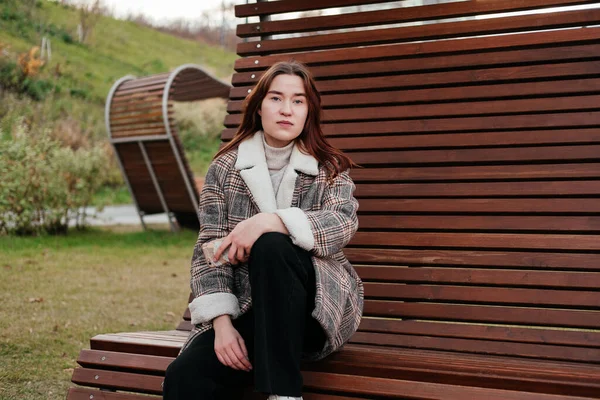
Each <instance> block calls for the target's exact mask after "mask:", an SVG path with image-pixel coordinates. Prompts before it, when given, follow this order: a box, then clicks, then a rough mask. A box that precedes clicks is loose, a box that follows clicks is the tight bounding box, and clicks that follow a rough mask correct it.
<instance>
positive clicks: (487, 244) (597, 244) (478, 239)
mask: <svg viewBox="0 0 600 400" xmlns="http://www.w3.org/2000/svg"><path fill="white" fill-rule="evenodd" d="M350 244H351V245H355V246H382V247H383V246H398V247H438V248H440V247H466V248H488V249H495V248H511V249H514V250H518V249H554V250H579V251H600V235H569V234H533V233H532V234H518V233H446V232H435V233H429V232H425V233H421V232H418V233H415V232H360V231H359V232H357V233H356V235H354V238H353V239H352V240H351V241H350Z"/></svg>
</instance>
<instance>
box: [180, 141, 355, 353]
mask: <svg viewBox="0 0 600 400" xmlns="http://www.w3.org/2000/svg"><path fill="white" fill-rule="evenodd" d="M354 189H355V186H354V183H353V182H352V179H351V178H350V176H349V174H348V171H345V172H343V173H341V174H339V175H338V176H337V177H336V179H335V180H334V181H333V182H332V183H328V182H327V175H326V171H325V169H324V168H323V167H322V166H321V165H318V162H317V160H316V159H315V158H313V157H312V156H310V155H307V154H304V153H302V152H301V151H300V150H299V148H298V147H297V146H295V147H294V148H293V150H292V154H291V156H290V163H289V165H288V167H287V169H286V172H285V173H284V176H283V178H282V182H281V186H280V189H279V192H278V193H277V198H276V197H275V195H274V192H273V187H272V184H271V179H270V176H269V171H268V168H267V164H266V158H265V153H264V146H263V133H262V132H260V131H259V132H257V133H256V134H255V135H254V136H253V137H251V138H249V139H247V140H245V141H243V142H242V143H240V145H239V146H238V149H235V150H232V151H229V152H227V153H226V154H223V155H222V156H220V157H219V158H217V159H215V160H214V161H213V162H212V164H211V165H210V167H209V169H208V172H207V174H206V178H205V182H204V186H203V189H202V193H201V195H200V206H199V210H198V215H199V219H200V234H199V237H198V241H197V243H196V246H195V248H194V254H193V257H192V268H191V288H192V293H193V295H194V300H193V301H192V302H191V303H190V305H189V308H190V311H191V315H192V324H193V325H194V328H193V329H192V332H191V334H190V336H189V337H188V340H187V341H186V343H185V344H184V346H183V348H182V351H183V349H185V348H186V347H187V345H188V344H189V343H190V342H191V341H192V340H193V339H194V338H195V337H196V336H198V335H200V334H201V333H203V332H205V331H207V330H209V329H210V328H211V326H212V325H211V321H212V319H213V318H215V317H217V316H219V315H223V314H230V315H231V316H232V318H237V317H238V316H240V315H242V314H243V313H245V312H246V311H248V310H249V309H250V308H251V306H252V304H251V301H252V299H251V296H250V280H249V275H248V266H247V264H241V265H238V266H231V265H230V264H227V265H225V266H222V267H219V268H211V267H209V266H207V263H206V260H205V259H204V256H203V253H202V250H201V246H202V244H203V243H205V242H207V241H209V240H212V239H215V238H220V237H224V236H227V235H228V234H229V232H231V231H232V230H233V229H234V228H235V226H236V225H237V224H238V223H239V222H241V221H244V220H246V219H248V218H250V217H252V216H253V215H255V214H257V213H259V212H272V213H276V214H277V215H279V217H280V218H281V220H282V221H283V223H284V224H285V226H286V228H287V229H288V231H289V232H290V237H291V239H292V241H293V243H294V244H296V245H297V246H299V247H301V248H304V249H305V250H309V251H310V252H311V253H312V261H313V265H314V268H315V275H316V297H315V309H314V310H313V312H312V316H313V318H315V319H316V320H317V321H318V322H319V323H320V324H321V326H322V327H323V330H324V332H325V333H326V336H327V341H326V344H325V346H324V348H323V349H322V350H321V351H320V352H318V353H314V354H305V355H304V357H305V358H306V359H313V360H314V359H320V358H323V357H325V356H326V355H328V354H330V353H332V352H333V351H335V350H337V349H339V348H340V347H341V346H342V345H343V344H344V343H345V342H346V341H347V340H348V339H349V338H350V336H352V334H354V332H355V331H356V330H357V328H358V325H359V323H360V319H361V316H362V309H363V285H362V282H361V280H360V278H359V277H358V275H357V273H356V271H355V270H354V268H353V267H352V265H351V264H350V263H349V262H348V260H347V258H346V257H345V255H344V253H343V252H342V248H343V247H344V246H346V244H347V243H348V242H349V241H350V239H351V238H352V237H353V236H354V233H355V232H356V230H357V229H358V219H357V216H356V210H357V209H358V202H357V201H356V199H355V198H354V196H353V192H354ZM277 204H279V205H280V206H281V205H282V204H284V205H285V207H280V208H279V209H278V208H277Z"/></svg>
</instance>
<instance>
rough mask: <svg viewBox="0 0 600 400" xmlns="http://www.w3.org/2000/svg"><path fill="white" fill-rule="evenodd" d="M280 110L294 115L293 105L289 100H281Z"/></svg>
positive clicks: (284, 113)
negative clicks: (291, 105)
mask: <svg viewBox="0 0 600 400" xmlns="http://www.w3.org/2000/svg"><path fill="white" fill-rule="evenodd" d="M279 112H280V113H281V115H286V116H290V115H292V107H290V103H289V102H288V101H283V102H281V109H280V110H279Z"/></svg>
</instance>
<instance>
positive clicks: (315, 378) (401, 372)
mask: <svg viewBox="0 0 600 400" xmlns="http://www.w3.org/2000/svg"><path fill="white" fill-rule="evenodd" d="M186 336H187V334H186V333H185V332H180V331H157V332H138V333H120V334H104V335H97V336H96V337H94V338H93V339H92V349H90V350H82V351H81V353H80V355H79V358H78V360H77V362H78V364H80V365H81V367H82V368H78V369H77V370H76V371H75V373H74V375H73V382H75V383H78V384H81V385H87V386H94V387H100V388H107V389H112V390H130V389H134V388H135V390H138V391H142V392H146V393H150V394H160V393H161V392H160V390H161V389H160V387H161V384H162V380H163V376H164V371H165V370H166V368H167V366H168V365H169V364H170V363H171V361H172V360H173V358H174V356H176V355H177V353H178V352H179V349H180V347H181V345H182V344H183V341H184V339H185V337H186ZM303 373H304V375H305V379H306V386H307V387H309V388H310V387H312V386H311V382H315V383H314V384H312V385H314V388H315V389H318V390H323V391H332V392H335V393H337V392H344V389H343V388H342V389H340V388H338V387H337V386H336V385H335V384H334V382H333V381H327V380H326V379H324V377H327V376H329V374H333V375H331V376H336V377H338V376H339V377H344V376H348V377H349V376H353V379H358V377H370V378H385V379H384V381H382V382H384V383H382V385H383V386H387V385H390V387H396V386H395V385H398V387H401V386H402V385H404V384H405V383H406V382H408V381H410V382H421V383H423V385H424V386H423V387H426V385H425V383H427V382H429V383H435V384H436V385H439V388H440V390H441V388H447V389H449V388H453V387H455V386H456V387H458V388H460V390H463V391H464V394H463V395H467V394H468V393H484V391H485V390H486V389H489V395H490V396H492V397H489V398H494V397H493V396H496V395H498V396H500V395H501V394H503V391H507V390H508V391H510V390H512V391H519V392H530V393H531V394H532V396H533V394H535V396H538V397H531V398H532V399H533V398H540V399H545V398H548V399H552V398H556V396H557V395H561V396H568V397H562V398H565V399H570V398H573V399H575V398H594V396H596V395H597V394H598V393H599V392H600V379H599V377H600V365H589V364H581V363H574V362H564V361H549V360H545V361H540V360H526V359H514V358H513V357H503V356H488V355H477V354H457V353H453V352H448V351H427V350H421V349H405V348H398V347H387V346H374V345H364V344H348V345H346V346H345V347H344V348H343V350H342V351H340V352H337V353H335V354H333V355H332V356H330V357H328V358H327V359H326V360H325V361H323V362H317V363H314V362H307V363H304V365H303ZM347 379H350V378H347ZM336 382H337V381H336ZM458 388H453V389H452V391H454V392H456V393H458V391H459V389H458ZM355 390H359V389H357V388H355V387H352V388H351V391H348V392H347V394H352V393H355V392H354V391H355ZM82 393H83V392H82ZM85 393H87V392H85ZM344 393H345V392H344ZM398 393H403V392H398ZM414 393H419V391H416V390H415V391H414ZM423 393H425V392H423ZM440 393H447V392H443V391H440ZM546 395H547V397H544V396H546ZM578 396H579V397H578ZM307 398H308V397H307ZM415 398H421V397H415ZM422 398H428V397H422ZM432 398H445V397H432ZM486 398H487V397H486ZM498 398H502V397H498ZM506 398H510V397H506ZM523 398H524V397H523Z"/></svg>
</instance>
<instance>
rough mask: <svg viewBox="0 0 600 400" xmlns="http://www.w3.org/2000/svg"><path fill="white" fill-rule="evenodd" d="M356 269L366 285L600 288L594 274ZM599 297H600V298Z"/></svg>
mask: <svg viewBox="0 0 600 400" xmlns="http://www.w3.org/2000/svg"><path fill="white" fill-rule="evenodd" d="M354 268H355V270H356V272H357V273H358V275H359V276H360V277H361V278H362V279H363V281H365V282H405V283H435V284H464V285H490V286H504V287H510V286H512V287H549V288H573V289H575V288H577V289H597V288H599V287H600V274H598V273H595V272H568V271H557V272H552V271H536V270H524V269H523V270H502V269H495V270H494V269H477V268H434V267H400V266H398V267H394V266H366V265H360V264H357V265H354ZM597 295H598V296H600V294H597ZM507 300H508V299H507ZM599 343H600V342H599Z"/></svg>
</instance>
